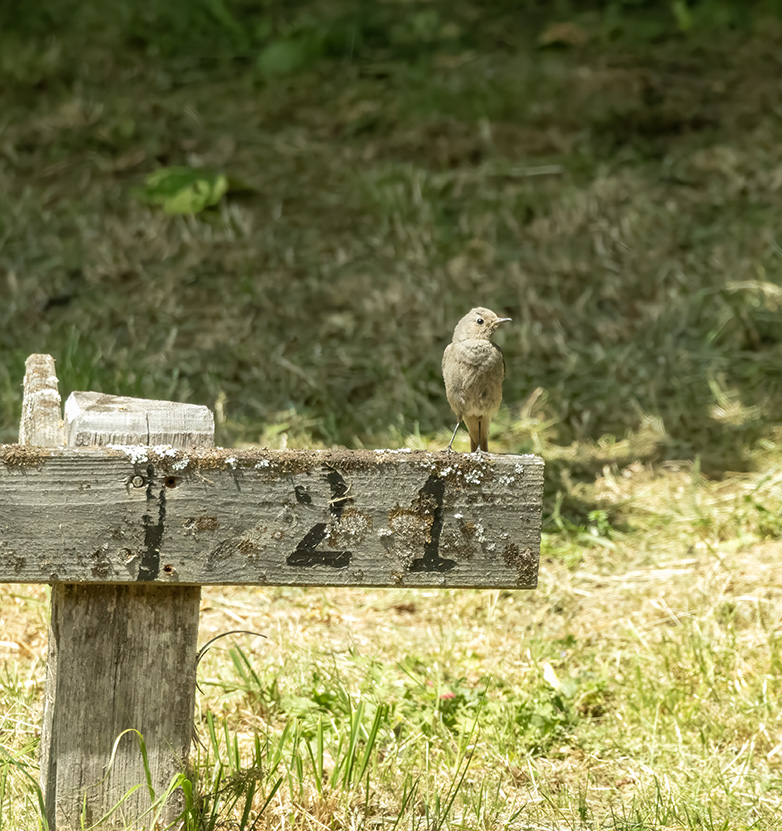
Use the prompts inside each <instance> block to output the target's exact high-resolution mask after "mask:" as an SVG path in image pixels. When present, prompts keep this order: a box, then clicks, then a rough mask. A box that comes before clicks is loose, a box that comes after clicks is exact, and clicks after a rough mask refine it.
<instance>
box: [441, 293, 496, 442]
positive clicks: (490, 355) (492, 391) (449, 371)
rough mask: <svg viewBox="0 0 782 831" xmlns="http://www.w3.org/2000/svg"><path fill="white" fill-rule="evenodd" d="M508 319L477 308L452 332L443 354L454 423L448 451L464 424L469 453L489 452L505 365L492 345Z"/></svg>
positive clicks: (445, 378) (444, 376) (446, 385)
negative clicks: (490, 433)
mask: <svg viewBox="0 0 782 831" xmlns="http://www.w3.org/2000/svg"><path fill="white" fill-rule="evenodd" d="M510 319H511V318H509V317H497V315H496V314H494V312H492V311H491V310H490V309H484V308H481V307H480V306H479V307H478V308H475V309H472V310H471V311H469V312H468V313H467V314H466V315H465V316H464V317H463V318H462V319H461V320H460V321H459V322H458V323H457V324H456V328H455V329H454V330H453V340H452V341H451V343H449V344H448V346H446V347H445V352H443V380H444V381H445V394H446V396H447V397H448V403H449V404H450V405H451V409H452V410H453V411H454V414H455V415H456V418H458V419H459V420H458V421H457V422H456V427H455V428H454V431H453V435H452V436H451V442H450V444H449V445H448V449H449V450H451V449H452V447H453V440H454V439H455V438H456V431H457V430H458V429H459V425H460V424H461V423H462V422H464V423H465V425H466V426H467V430H468V432H469V434H470V450H471V451H472V452H475V451H476V450H483V451H487V452H488V449H489V425H490V424H491V420H492V418H493V417H494V414H495V413H496V412H497V410H499V408H500V402H501V401H502V380H503V378H504V377H505V361H504V360H503V357H502V350H501V349H500V347H499V346H497V344H496V343H493V342H492V336H493V335H494V332H495V331H496V329H497V327H498V326H499V325H500V323H506V322H507V321H509V320H510Z"/></svg>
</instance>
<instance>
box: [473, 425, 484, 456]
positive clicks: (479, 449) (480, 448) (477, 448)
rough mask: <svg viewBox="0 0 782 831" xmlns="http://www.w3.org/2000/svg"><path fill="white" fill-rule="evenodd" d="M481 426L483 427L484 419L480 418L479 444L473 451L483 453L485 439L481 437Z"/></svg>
mask: <svg viewBox="0 0 782 831" xmlns="http://www.w3.org/2000/svg"><path fill="white" fill-rule="evenodd" d="M481 427H483V419H482V418H479V419H478V446H477V447H476V448H475V450H474V451H473V452H475V453H483V439H482V438H481Z"/></svg>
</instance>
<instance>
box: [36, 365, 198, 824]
mask: <svg viewBox="0 0 782 831" xmlns="http://www.w3.org/2000/svg"><path fill="white" fill-rule="evenodd" d="M51 377H52V378H54V385H55V389H56V383H57V381H56V378H55V377H54V373H53V372H52V373H51ZM49 397H50V396H49ZM49 397H46V396H44V400H46V401H48V400H49ZM25 400H26V401H27V387H26V389H25ZM31 406H32V405H31ZM33 408H34V407H33ZM25 412H27V407H26V408H25ZM33 421H35V419H33ZM65 430H66V434H67V435H68V437H69V444H70V445H73V444H76V443H78V444H81V445H84V444H85V443H86V441H87V440H88V441H89V443H90V444H92V445H100V444H108V443H111V442H114V441H116V440H117V439H118V438H119V439H120V441H122V442H123V443H127V444H131V443H135V444H147V443H148V442H149V440H150V437H152V438H153V439H154V441H155V442H156V443H160V444H169V445H172V446H176V447H186V446H190V445H200V446H211V445H213V444H214V425H213V421H212V419H211V413H209V411H208V410H207V409H206V408H205V407H194V406H192V405H179V404H173V403H171V402H150V401H144V400H140V399H128V398H120V397H113V396H104V395H97V394H95V393H87V394H82V393H77V394H74V396H71V398H70V399H69V401H68V403H67V404H66V425H65ZM22 432H23V435H25V436H27V435H29V434H28V433H26V432H25V431H24V429H23V431H22ZM85 437H88V439H85ZM165 489H166V484H165V482H164V481H162V480H161V478H160V477H159V476H157V475H155V474H154V472H153V473H151V474H150V475H149V476H148V477H147V478H146V481H145V496H146V506H147V509H148V512H147V514H145V523H146V525H147V537H148V539H147V543H148V544H147V548H146V550H147V554H148V557H147V558H146V562H144V563H142V566H141V568H140V570H139V573H138V575H137V578H136V582H134V583H133V584H131V585H122V586H118V585H101V584H74V583H55V584H54V585H53V586H52V616H51V626H50V630H49V644H50V646H49V659H48V660H49V664H48V668H47V681H46V693H45V702H46V704H45V716H44V725H43V732H42V736H41V779H42V788H43V791H44V800H45V805H46V814H47V818H48V821H49V827H50V828H51V829H52V831H76V829H79V828H81V827H82V825H81V823H82V821H83V822H84V826H85V827H90V826H91V825H93V824H94V823H97V822H98V821H99V820H101V819H102V818H103V817H105V816H107V815H109V814H111V816H110V818H109V819H108V820H107V821H106V823H104V824H101V826H100V827H101V828H115V827H116V828H125V827H133V828H138V829H141V828H146V827H150V824H151V822H152V813H151V811H150V809H151V808H152V806H153V803H154V800H155V799H156V798H157V797H160V795H161V794H162V793H163V792H164V791H165V789H166V787H167V786H168V784H169V783H170V781H171V779H172V777H173V776H175V775H176V773H177V772H179V771H181V770H183V769H184V768H185V766H186V762H187V756H188V751H189V748H190V743H191V740H192V735H193V710H194V703H195V689H196V651H197V639H198V614H199V603H200V597H201V589H200V586H177V585H158V584H153V583H152V582H150V581H152V580H154V578H155V577H156V576H157V569H158V568H159V544H160V539H159V538H158V536H159V535H158V529H159V527H160V522H159V520H160V516H159V514H160V512H161V510H164V508H161V504H162V505H165V502H164V501H163V500H162V499H161V491H165ZM97 510H99V509H97ZM93 553H94V552H92V551H82V552H81V556H83V557H84V558H85V559H89V558H90V557H91V555H93ZM156 558H157V559H156ZM144 569H146V572H145V571H144ZM145 583H147V584H146V585H145ZM135 731H138V732H135ZM141 741H143V742H144V744H145V746H146V755H147V760H148V771H145V769H144V764H143V756H142V753H141V749H140V742H141ZM112 754H113V755H112ZM110 762H111V763H110ZM147 774H149V781H148V779H147ZM138 785H141V787H139V788H137V789H136V790H135V791H134V792H133V793H132V794H130V795H129V796H127V798H125V796H126V794H128V793H129V792H130V791H131V789H133V788H134V787H135V786H138ZM118 800H119V801H120V804H119V805H118V806H117V802H118ZM115 806H116V807H115ZM181 810H182V801H181V792H177V793H175V794H174V795H173V796H172V797H170V798H169V800H168V802H167V803H166V805H165V807H164V808H163V809H162V810H161V811H159V812H158V818H159V819H160V821H161V822H162V824H163V825H165V824H167V823H169V822H172V821H173V820H174V819H175V818H176V816H177V815H178V814H179V813H180V811H181ZM112 811H113V813H112Z"/></svg>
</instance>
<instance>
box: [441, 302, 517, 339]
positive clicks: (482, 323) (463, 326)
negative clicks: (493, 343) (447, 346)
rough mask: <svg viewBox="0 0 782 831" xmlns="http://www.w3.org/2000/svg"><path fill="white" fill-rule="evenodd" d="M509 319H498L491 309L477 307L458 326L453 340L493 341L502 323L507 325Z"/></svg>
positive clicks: (454, 331)
mask: <svg viewBox="0 0 782 831" xmlns="http://www.w3.org/2000/svg"><path fill="white" fill-rule="evenodd" d="M510 320H511V318H509V317H498V316H497V315H496V314H495V313H494V312H493V311H492V310H491V309H484V308H483V307H482V306H477V307H476V308H475V309H471V310H470V311H469V312H467V314H466V315H465V316H464V317H463V318H462V319H461V320H460V321H459V322H458V323H457V324H456V328H455V329H454V330H453V339H454V340H455V341H459V340H491V337H492V335H493V334H494V333H495V332H496V331H497V328H498V327H499V325H500V324H501V323H507V322H509V321H510Z"/></svg>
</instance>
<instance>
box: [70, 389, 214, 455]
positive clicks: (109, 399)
mask: <svg viewBox="0 0 782 831" xmlns="http://www.w3.org/2000/svg"><path fill="white" fill-rule="evenodd" d="M214 430H215V424H214V417H213V416H212V413H211V411H210V410H209V408H208V407H203V406H200V405H197V404H178V403H176V402H174V401H152V400H150V399H147V398H128V397H127V396H124V395H105V394H104V393H101V392H72V393H71V394H70V396H68V400H67V401H66V402H65V439H66V443H67V444H68V446H70V447H90V446H92V445H96V444H99V445H104V446H105V445H107V444H147V445H162V444H168V445H171V446H172V447H183V448H184V447H211V446H212V445H214Z"/></svg>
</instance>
